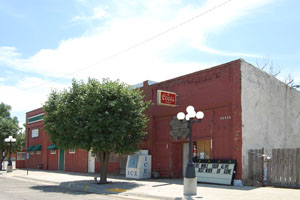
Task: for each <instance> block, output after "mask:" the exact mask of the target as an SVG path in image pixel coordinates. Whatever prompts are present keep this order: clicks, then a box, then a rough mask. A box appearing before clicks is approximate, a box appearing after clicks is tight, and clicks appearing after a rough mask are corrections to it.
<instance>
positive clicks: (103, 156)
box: [97, 151, 109, 183]
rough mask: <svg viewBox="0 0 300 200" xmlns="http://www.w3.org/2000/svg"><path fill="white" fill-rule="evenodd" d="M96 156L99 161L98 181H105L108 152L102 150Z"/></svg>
mask: <svg viewBox="0 0 300 200" xmlns="http://www.w3.org/2000/svg"><path fill="white" fill-rule="evenodd" d="M97 156H98V158H99V160H100V163H101V171H100V183H107V169H108V158H109V152H108V151H103V152H100V153H98V154H97Z"/></svg>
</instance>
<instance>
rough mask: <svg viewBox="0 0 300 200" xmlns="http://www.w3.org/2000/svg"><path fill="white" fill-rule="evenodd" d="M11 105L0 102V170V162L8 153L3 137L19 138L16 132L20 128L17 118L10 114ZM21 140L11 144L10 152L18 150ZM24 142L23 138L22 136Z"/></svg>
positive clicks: (0, 167) (0, 166)
mask: <svg viewBox="0 0 300 200" xmlns="http://www.w3.org/2000/svg"><path fill="white" fill-rule="evenodd" d="M10 110H11V106H9V105H6V104H4V103H1V104H0V152H1V154H0V164H1V165H0V170H2V162H3V161H4V159H5V157H6V156H7V155H8V152H9V144H8V143H6V142H4V139H5V138H7V137H9V136H13V137H14V138H17V141H18V139H20V138H19V137H17V133H18V132H19V130H20V128H19V125H18V123H19V122H18V119H17V118H16V117H13V118H12V117H11V116H10ZM20 142H21V141H18V142H16V144H13V145H12V152H16V151H18V150H20V148H21V147H20V146H19V143H20ZM24 142H25V138H24Z"/></svg>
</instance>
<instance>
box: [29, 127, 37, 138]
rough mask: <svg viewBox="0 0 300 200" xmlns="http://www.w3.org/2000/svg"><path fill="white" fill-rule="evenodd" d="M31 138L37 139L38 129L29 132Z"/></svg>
mask: <svg viewBox="0 0 300 200" xmlns="http://www.w3.org/2000/svg"><path fill="white" fill-rule="evenodd" d="M31 137H32V138H36V137H39V129H33V130H32V131H31Z"/></svg>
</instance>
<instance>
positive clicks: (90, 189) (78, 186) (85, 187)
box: [5, 174, 176, 200]
mask: <svg viewBox="0 0 300 200" xmlns="http://www.w3.org/2000/svg"><path fill="white" fill-rule="evenodd" d="M5 175H6V174H5ZM5 177H7V178H16V179H22V180H24V181H26V180H27V181H35V182H38V183H43V184H45V185H47V183H50V184H54V185H55V186H57V187H60V188H64V189H70V190H74V191H81V192H86V193H94V194H106V195H116V196H120V197H126V198H135V199H149V198H150V199H166V200H174V199H176V198H170V197H165V196H159V195H152V194H144V193H137V192H135V193H133V192H130V191H129V192H111V191H107V190H106V189H105V188H100V187H101V186H97V185H96V184H95V183H94V182H92V181H88V182H87V183H86V184H83V183H75V182H55V181H49V180H41V179H37V178H32V177H26V176H18V175H11V176H5ZM96 186H97V188H95V187H96Z"/></svg>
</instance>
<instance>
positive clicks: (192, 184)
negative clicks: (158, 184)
mask: <svg viewBox="0 0 300 200" xmlns="http://www.w3.org/2000/svg"><path fill="white" fill-rule="evenodd" d="M186 112H187V114H184V113H183V112H179V113H178V114H177V119H178V120H180V121H183V120H184V119H185V120H186V121H187V122H188V128H189V132H190V133H189V161H188V163H187V166H186V170H185V177H184V186H183V187H184V188H183V193H184V195H196V194H197V178H196V175H195V166H194V163H193V154H192V152H193V143H192V142H193V136H192V134H193V129H192V127H193V124H194V123H195V122H197V121H198V122H201V120H202V119H203V117H204V114H203V112H202V111H198V112H197V113H196V112H195V109H194V107H193V106H188V107H187V108H186ZM195 118H197V119H198V120H195Z"/></svg>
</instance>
